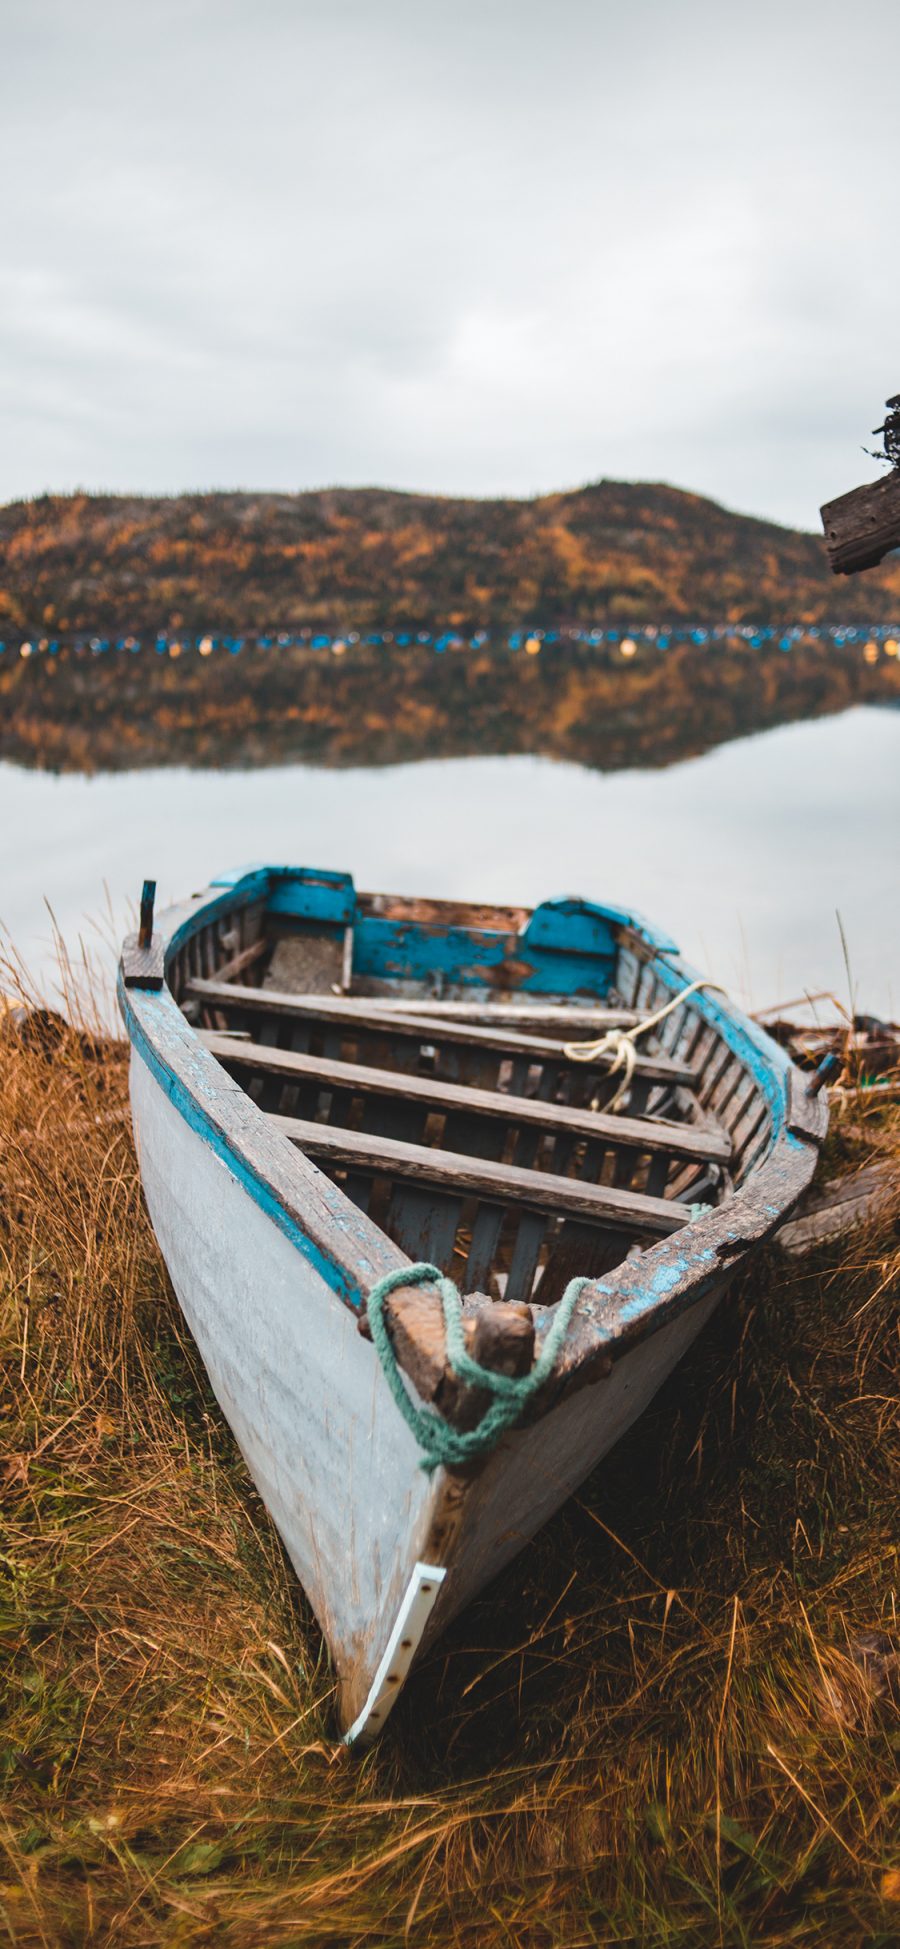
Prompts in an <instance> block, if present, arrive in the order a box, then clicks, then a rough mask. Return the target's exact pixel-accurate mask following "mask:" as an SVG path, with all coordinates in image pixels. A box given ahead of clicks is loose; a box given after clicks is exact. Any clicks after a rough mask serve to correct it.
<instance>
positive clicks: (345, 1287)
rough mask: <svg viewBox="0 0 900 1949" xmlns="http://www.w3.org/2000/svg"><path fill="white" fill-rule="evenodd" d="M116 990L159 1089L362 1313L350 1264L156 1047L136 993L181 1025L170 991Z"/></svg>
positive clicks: (120, 985)
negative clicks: (322, 1243)
mask: <svg viewBox="0 0 900 1949" xmlns="http://www.w3.org/2000/svg"><path fill="white" fill-rule="evenodd" d="M116 992H117V995H118V1001H119V1008H120V1011H121V1014H122V1017H123V1020H124V1022H125V1027H126V1029H127V1031H128V1036H129V1040H130V1042H131V1046H132V1048H133V1049H134V1051H135V1053H136V1054H137V1055H138V1056H139V1057H140V1059H141V1061H142V1062H143V1063H145V1064H146V1067H147V1068H148V1069H149V1071H150V1074H151V1076H152V1077H153V1078H154V1081H155V1082H157V1083H158V1084H159V1086H160V1088H161V1089H162V1090H163V1091H164V1093H165V1095H166V1096H167V1097H168V1098H169V1101H170V1103H172V1104H173V1106H174V1108H175V1109H176V1110H177V1111H178V1114H179V1116H181V1117H182V1118H183V1119H184V1122H185V1123H186V1124H187V1125H188V1127H189V1129H191V1130H193V1131H195V1132H196V1134H197V1135H198V1136H199V1137H202V1139H203V1141H204V1143H205V1144H208V1146H209V1148H210V1149H211V1150H213V1151H214V1152H215V1154H216V1156H217V1157H219V1158H221V1159H222V1162H223V1163H224V1164H227V1166H228V1169H229V1170H230V1172H231V1174H232V1176H233V1177H234V1178H235V1179H236V1180H237V1182H238V1184H239V1185H240V1186H241V1189H242V1190H243V1191H245V1192H246V1193H247V1195H248V1197H251V1198H252V1199H253V1200H254V1203H255V1204H257V1205H259V1206H260V1208H261V1210H262V1211H264V1212H265V1213H266V1215H267V1217H269V1218H271V1219H273V1221H274V1223H275V1224H276V1225H277V1226H278V1229H279V1231H280V1232H282V1233H283V1234H284V1236H285V1238H287V1239H289V1240H290V1243H291V1244H292V1245H294V1246H296V1248H297V1250H298V1251H299V1252H300V1253H301V1254H302V1256H303V1258H304V1259H306V1260H308V1262H309V1263H310V1264H311V1265H312V1266H314V1268H315V1270H316V1271H317V1272H318V1273H319V1274H320V1276H321V1278H322V1279H324V1281H325V1283H326V1285H328V1286H329V1287H330V1288H331V1290H332V1291H333V1292H335V1293H336V1294H337V1295H338V1298H339V1299H342V1300H344V1301H345V1303H348V1304H349V1305H351V1306H352V1307H353V1309H354V1311H355V1312H359V1311H360V1310H361V1308H362V1305H363V1293H362V1288H361V1286H360V1285H359V1283H356V1284H354V1282H353V1280H352V1277H351V1275H350V1274H349V1272H348V1270H347V1268H346V1266H342V1265H341V1264H340V1262H339V1261H338V1260H337V1259H335V1258H332V1257H331V1256H329V1255H328V1254H326V1253H324V1252H323V1251H322V1250H321V1248H320V1247H319V1246H317V1245H316V1243H315V1241H314V1240H313V1239H311V1238H310V1236H309V1233H308V1232H307V1231H305V1230H304V1228H303V1226H302V1225H301V1224H300V1223H299V1221H298V1220H297V1219H296V1218H295V1217H294V1216H293V1214H292V1213H291V1212H289V1211H288V1210H287V1209H286V1208H285V1206H284V1205H283V1204H282V1202H281V1199H280V1198H278V1197H277V1196H276V1194H275V1193H274V1191H273V1190H272V1187H271V1185H270V1184H269V1182H268V1180H267V1179H266V1178H264V1177H263V1176H262V1175H261V1174H260V1172H258V1171H256V1170H254V1168H253V1166H252V1165H251V1164H249V1163H248V1161H247V1159H246V1158H245V1157H244V1156H242V1154H241V1152H240V1150H239V1149H238V1147H237V1146H236V1144H235V1143H234V1141H233V1139H231V1138H229V1137H227V1136H226V1134H225V1132H224V1131H223V1130H222V1129H221V1127H220V1125H219V1124H218V1123H217V1122H216V1119H215V1117H214V1116H213V1114H212V1113H211V1111H209V1110H207V1109H205V1108H204V1106H203V1104H202V1103H201V1102H200V1100H199V1098H198V1097H197V1095H196V1094H195V1093H194V1092H193V1091H191V1090H190V1089H189V1088H188V1086H187V1084H186V1083H185V1082H184V1081H183V1079H182V1078H181V1077H180V1076H179V1075H177V1073H176V1071H175V1070H174V1069H173V1067H172V1065H171V1064H170V1063H168V1062H167V1061H166V1060H165V1057H164V1056H163V1055H162V1054H161V1052H160V1050H159V1048H158V1047H157V1045H156V1044H155V1043H154V1041H153V1040H152V1038H151V1037H150V1036H149V1035H148V1033H147V1031H146V1029H145V1027H144V1024H143V1022H142V1021H141V1019H140V1016H139V1015H138V1013H137V1011H136V1009H135V1008H134V1007H133V1006H132V997H133V995H134V994H135V992H138V993H140V994H141V1000H142V1003H143V1005H144V1006H145V1007H150V1008H151V1010H152V1014H153V1016H154V1017H155V1016H157V1015H159V1014H160V1013H162V1015H163V1017H164V1018H165V1016H166V1015H168V1014H169V1013H170V1012H171V1014H172V1015H173V1016H175V1017H177V1021H178V1023H183V1022H184V1017H183V1015H182V1013H181V1010H180V1009H179V1007H178V1004H177V1003H176V1002H175V1000H174V999H173V997H172V995H171V994H170V993H169V991H168V990H167V989H163V990H162V992H156V993H151V991H149V990H146V991H134V990H129V989H127V988H126V987H125V984H124V982H123V980H122V978H121V975H120V977H119V980H118V982H117V990H116ZM159 1026H160V1027H161V1029H162V1032H163V1034H165V1033H166V1032H167V1030H168V1024H167V1023H166V1021H165V1019H163V1021H162V1023H161V1024H159ZM175 1026H176V1025H175V1023H174V1022H173V1024H172V1027H173V1028H174V1027H175ZM196 1049H197V1052H198V1056H200V1057H203V1058H205V1061H206V1062H208V1064H209V1080H210V1082H211V1083H213V1084H214V1085H218V1084H219V1074H218V1072H219V1065H218V1063H217V1062H216V1061H215V1058H214V1057H212V1056H207V1052H206V1050H205V1049H204V1048H203V1044H202V1043H200V1042H197V1043H196Z"/></svg>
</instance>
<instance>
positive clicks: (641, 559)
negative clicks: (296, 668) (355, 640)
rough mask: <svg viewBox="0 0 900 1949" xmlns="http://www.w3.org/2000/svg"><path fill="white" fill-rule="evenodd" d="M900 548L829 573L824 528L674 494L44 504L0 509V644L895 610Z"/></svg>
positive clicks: (362, 494) (606, 490)
mask: <svg viewBox="0 0 900 1949" xmlns="http://www.w3.org/2000/svg"><path fill="white" fill-rule="evenodd" d="M898 609H900V560H898V559H897V558H896V557H895V558H894V560H893V561H888V562H886V563H884V564H883V565H882V567H881V568H880V569H877V570H874V571H872V572H871V573H870V574H868V575H866V576H865V577H863V578H860V577H856V578H851V579H850V580H849V581H848V580H846V579H844V578H840V579H836V578H835V577H834V576H832V574H831V572H830V570H829V568H828V566H827V563H826V560H825V553H824V546H823V543H822V540H821V538H820V537H819V536H817V535H814V534H801V533H796V532H794V531H793V530H791V529H788V528H779V527H776V526H775V525H774V524H773V523H771V522H765V521H755V520H751V519H749V518H748V517H747V516H744V515H736V514H731V513H729V512H728V511H727V510H726V509H725V508H722V507H719V506H717V505H716V503H715V502H712V501H707V500H703V499H701V498H700V497H699V496H698V495H695V494H685V493H682V492H681V491H679V490H678V489H676V488H673V487H664V486H646V485H633V484H625V483H622V482H616V481H600V482H598V483H597V484H596V485H593V486H589V487H584V488H580V489H578V490H576V491H573V492H571V493H563V494H552V495H544V496H542V497H541V498H539V499H537V500H531V501H514V500H492V501H475V500H449V499H443V498H441V497H438V496H429V495H422V494H398V493H391V492H388V491H386V490H384V489H381V488H334V489H328V490H324V491H322V492H317V493H305V494H293V495H292V494H199V495H181V496H179V497H177V498H172V499H164V498H160V499H149V498H146V499H145V498H141V497H138V496H115V497H114V496H91V495H87V494H75V495H71V496H54V495H47V496H43V497H41V498H40V499H38V500H35V501H23V502H16V503H13V504H11V505H9V506H7V507H5V508H2V509H0V637H2V636H3V635H4V633H6V634H8V635H12V634H15V633H16V632H23V631H24V632H33V631H40V630H46V631H49V632H51V633H53V634H65V633H68V632H71V631H75V630H97V631H105V630H107V631H109V630H114V631H120V632H121V631H128V630H141V629H148V628H149V629H158V628H166V627H167V626H173V627H175V628H176V629H184V630H191V629H196V630H202V629H212V630H216V629H236V630H239V629H253V628H265V627H269V626H276V627H278V626H282V627H291V626H296V625H299V624H304V623H316V622H318V623H320V624H321V625H322V626H325V627H329V626H330V627H333V628H337V629H341V630H351V629H354V628H357V629H366V628H371V627H373V626H379V625H381V626H384V625H385V624H386V623H390V624H391V625H392V626H394V627H396V626H398V625H399V626H401V627H402V626H403V624H411V625H414V626H418V627H421V628H434V627H448V626H449V627H457V628H465V627H467V626H468V627H471V628H478V627H491V626H494V627H497V626H501V625H503V624H508V623H510V622H532V623H535V624H547V623H560V622H571V623H575V622H591V623H593V622H598V623H599V622H603V621H607V622H611V623H616V622H620V623H626V624H627V623H633V624H638V623H640V622H641V621H644V620H647V621H661V620H663V619H668V620H670V621H676V620H677V619H679V618H682V619H688V618H690V619H694V620H699V621H707V620H719V621H722V622H740V621H748V622H749V621H752V622H759V623H766V622H773V623H780V622H785V623H800V622H817V621H821V620H823V619H833V620H837V621H843V620H847V621H850V622H853V621H856V620H860V621H869V622H877V621H879V620H889V619H890V618H891V616H895V615H896V614H897V611H898Z"/></svg>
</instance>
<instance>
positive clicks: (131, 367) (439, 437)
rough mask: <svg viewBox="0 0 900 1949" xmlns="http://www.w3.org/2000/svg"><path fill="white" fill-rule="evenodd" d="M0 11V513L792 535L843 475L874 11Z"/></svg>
mask: <svg viewBox="0 0 900 1949" xmlns="http://www.w3.org/2000/svg"><path fill="white" fill-rule="evenodd" d="M0 24H2V46H0V73H2V77H3V81H2V101H3V109H2V118H0V169H2V175H0V183H2V189H0V198H2V203H0V415H2V426H0V498H2V499H11V498H14V497H17V496H19V495H24V494H35V493H40V492H41V491H43V490H44V489H53V490H67V489H71V488H74V487H76V486H84V487H87V488H91V489H104V488H105V489H114V490H128V489H136V490H140V491H143V492H148V493H156V492H163V491H164V492H178V491H179V490H181V489H185V488H206V487H249V488H264V487H278V488H296V487H310V486H321V485H325V484H329V483H334V482H344V483H372V482H377V483H380V484H384V485H388V486H393V487H409V488H420V489H427V490H437V491H441V492H445V493H453V494H457V493H462V494H493V493H511V494H530V493H534V492H537V491H541V490H545V489H551V488H555V487H563V486H571V485H575V484H578V483H581V482H583V481H586V480H590V479H597V478H599V477H601V476H603V475H606V476H614V477H619V478H633V479H655V480H660V479H663V480H669V481H672V482H674V483H675V484H676V485H679V486H684V487H690V488H693V489H695V490H697V491H699V492H701V493H705V494H710V495H713V496H714V497H715V498H717V499H720V500H723V501H725V502H726V503H728V504H729V505H730V506H732V507H735V508H739V509H742V510H746V511H747V512H750V513H756V514H765V515H770V516H773V517H774V518H776V519H778V520H783V521H788V522H794V523H796V524H798V525H800V526H805V527H810V528H812V527H815V526H817V509H818V506H819V503H820V501H822V500H825V499H827V498H828V497H830V496H831V495H833V494H835V493H840V492H842V491H843V490H844V489H846V488H849V487H852V486H855V485H856V484H857V482H859V481H862V480H865V479H868V478H870V477H872V476H874V475H875V474H876V473H877V472H878V469H877V468H876V467H875V466H874V464H873V463H871V462H869V461H867V460H866V459H865V458H864V456H863V455H862V453H861V452H860V448H861V446H862V444H863V443H864V442H866V440H867V436H868V431H869V428H870V427H872V426H874V425H875V424H876V421H877V419H878V418H879V417H880V414H879V408H880V406H881V403H882V401H883V400H884V398H885V397H886V395H887V394H888V393H889V392H895V391H897V390H900V323H898V321H900V253H898V250H897V238H898V234H900V222H898V218H900V210H898V203H900V196H898V190H900V161H898V153H900V151H898V134H897V106H896V77H897V74H898V71H900V4H898V0H855V4H854V5H853V6H852V7H847V6H846V5H844V4H841V5H839V4H837V0H778V4H773V0H754V4H753V5H752V6H751V5H745V4H744V3H743V0H715V4H707V0H617V3H616V4H611V3H610V0H27V3H26V0H0ZM869 444H870V445H874V444H875V442H874V441H869Z"/></svg>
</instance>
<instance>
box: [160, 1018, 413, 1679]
mask: <svg viewBox="0 0 900 1949" xmlns="http://www.w3.org/2000/svg"><path fill="white" fill-rule="evenodd" d="M131 1097H132V1108H133V1114H134V1125H135V1133H136V1138H137V1145H138V1152H139V1157H140V1164H141V1175H142V1178H143V1183H144V1190H145V1193H146V1198H147V1204H148V1207H149V1211H150V1216H151V1219H152V1221H153V1228H154V1231H155V1232H156V1236H157V1238H158V1240H159V1243H160V1246H161V1248H162V1252H163V1256H164V1258H165V1260H166V1264H167V1266H168V1268H169V1272H170V1274H171V1278H172V1284H173V1285H174V1287H175V1291H176V1293H177V1295H178V1298H179V1301H180V1303H181V1306H182V1309H183V1311H184V1315H185V1318H186V1320H187V1322H188V1325H189V1327H190V1329H191V1332H192V1334H193V1336H194V1339H195V1340H196V1342H197V1345H198V1347H199V1350H200V1353H201V1355H202V1358H203V1362H204V1365H205V1367H206V1370H207V1373H208V1374H209V1378H210V1381H211V1383H212V1386H213V1389H214V1392H215V1394H216V1398H217V1400H218V1401H219V1403H220V1405H221V1407H222V1411H223V1413H224V1414H225V1416H226V1419H227V1420H228V1422H229V1423H230V1425H231V1427H232V1429H233V1431H234V1434H235V1436H236V1438H237V1440H238V1443H239V1445H240V1448H241V1450H242V1453H243V1455H244V1458H245V1460H246V1462H247V1466H248V1468H249V1470H250V1473H251V1475H252V1477H253V1479H254V1481H255V1483H256V1486H257V1488H258V1489H259V1492H260V1495H261V1496H262V1498H263V1501H264V1502H265V1504H266V1506H267V1508H268V1510H269V1512H270V1514H271V1515H272V1517H273V1519H274V1521H275V1523H276V1525H277V1527H278V1530H279V1531H280V1534H281V1536H282V1538H283V1540H284V1543H285V1547H286V1549H287V1552H288V1555H289V1557H290V1559H291V1562H292V1563H293V1565H294V1568H295V1570H296V1572H297V1575H298V1577H299V1578H300V1581H301V1583H302V1584H303V1587H304V1589H305V1590H306V1592H307V1595H308V1596H309V1599H310V1602H311V1604H312V1607H313V1610H314V1611H315V1614H316V1617H317V1618H318V1620H319V1623H320V1624H321V1627H322V1630H323V1631H324V1633H325V1636H326V1638H327V1640H328V1643H329V1645H330V1647H331V1651H332V1655H333V1657H334V1661H335V1664H336V1667H337V1671H338V1676H339V1678H340V1679H341V1681H342V1693H344V1695H345V1701H346V1702H345V1706H344V1710H345V1712H346V1711H350V1710H352V1709H354V1708H355V1709H358V1706H359V1703H360V1702H361V1700H362V1699H364V1698H365V1696H366V1693H367V1691H368V1689H369V1686H370V1684H371V1681H372V1678H373V1675H374V1673H375V1671H376V1668H377V1666H378V1663H379V1659H380V1658H381V1656H382V1653H383V1651H384V1649H385V1646H386V1643H387V1640H388V1637H389V1635H390V1632H391V1629H392V1627H393V1624H394V1622H395V1619H396V1617H397V1613H398V1610H399V1608H400V1605H401V1603H402V1600H403V1597H404V1593H405V1592H406V1590H407V1587H408V1585H409V1581H410V1578H411V1576H412V1574H413V1571H414V1568H415V1564H416V1562H417V1561H418V1560H419V1559H420V1558H421V1557H422V1556H424V1554H425V1551H424V1547H423V1546H424V1541H425V1537H426V1536H427V1533H428V1529H429V1526H430V1519H431V1511H432V1506H433V1503H434V1500H435V1494H436V1491H435V1485H434V1483H433V1481H432V1479H431V1478H430V1477H428V1476H427V1475H426V1474H425V1473H424V1472H423V1470H422V1469H421V1468H420V1466H419V1462H420V1453H419V1449H418V1447H417V1445H416V1442H415V1441H414V1439H413V1436H412V1434H411V1433H410V1430H409V1429H408V1428H407V1426H406V1423H405V1422H404V1420H403V1419H402V1417H401V1416H400V1415H399V1414H398V1412H397V1409H396V1407H395V1405H394V1402H393V1401H392V1400H391V1397H390V1394H389V1392H388V1389H387V1385H386V1383H385V1380H384V1377H383V1375H382V1373H381V1370H380V1367H379V1364H378V1360H377V1356H376V1354H375V1352H374V1349H373V1348H372V1346H371V1345H370V1344H368V1343H367V1342H366V1341H365V1340H363V1339H362V1337H361V1336H360V1334H359V1333H358V1331H357V1326H356V1316H355V1315H354V1313H353V1312H351V1310H350V1309H349V1308H348V1307H347V1306H346V1305H344V1303H343V1302H342V1301H341V1300H340V1299H338V1298H337V1297H336V1295H335V1294H334V1293H333V1292H332V1291H331V1289H330V1287H329V1286H328V1285H327V1284H326V1283H325V1281H324V1279H323V1278H322V1277H321V1275H320V1274H319V1273H318V1272H317V1271H316V1269H315V1268H314V1267H313V1266H312V1265H311V1264H310V1263H309V1261H308V1260H306V1259H305V1258H304V1257H303V1256H302V1255H301V1253H300V1252H299V1251H298V1250H297V1249H296V1247H295V1246H293V1245H292V1244H291V1243H290V1241H289V1240H288V1239H287V1238H285V1236H284V1234H283V1233H282V1232H281V1231H280V1230H279V1229H278V1227H277V1226H276V1225H275V1224H274V1223H273V1221H272V1220H271V1219H270V1218H269V1217H268V1216H267V1214H266V1213H265V1212H264V1211H262V1210H261V1208H260V1206H259V1205H258V1204H257V1203H256V1202H255V1200H254V1199H253V1198H251V1197H250V1196H249V1195H248V1193H247V1192H246V1191H245V1189H244V1187H243V1186H242V1185H241V1183H240V1182H239V1180H238V1178H237V1177H236V1176H235V1175H234V1174H233V1173H232V1171H231V1170H230V1169H229V1167H228V1166H227V1164H225V1163H224V1162H223V1161H222V1160H221V1159H220V1158H219V1157H218V1156H217V1155H216V1154H215V1153H214V1152H213V1151H212V1149H211V1148H210V1147H209V1145H208V1144H207V1143H206V1142H205V1141H204V1139H203V1138H202V1137H201V1136H200V1135H199V1134H198V1132H196V1131H195V1130H194V1129H192V1128H191V1126H190V1125H189V1124H188V1123H187V1122H186V1121H185V1119H184V1118H183V1117H182V1116H181V1114H180V1112H179V1111H178V1110H177V1109H176V1108H175V1107H174V1105H173V1104H172V1102H171V1101H170V1099H169V1098H168V1096H167V1095H166V1094H165V1092H164V1091H163V1090H162V1089H161V1088H160V1086H159V1084H158V1083H157V1082H156V1080H155V1079H154V1077H153V1076H152V1075H151V1073H150V1071H149V1070H148V1068H147V1066H146V1064H145V1063H144V1062H143V1060H142V1058H141V1057H140V1056H139V1055H138V1054H136V1053H133V1054H132V1063H131Z"/></svg>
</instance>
